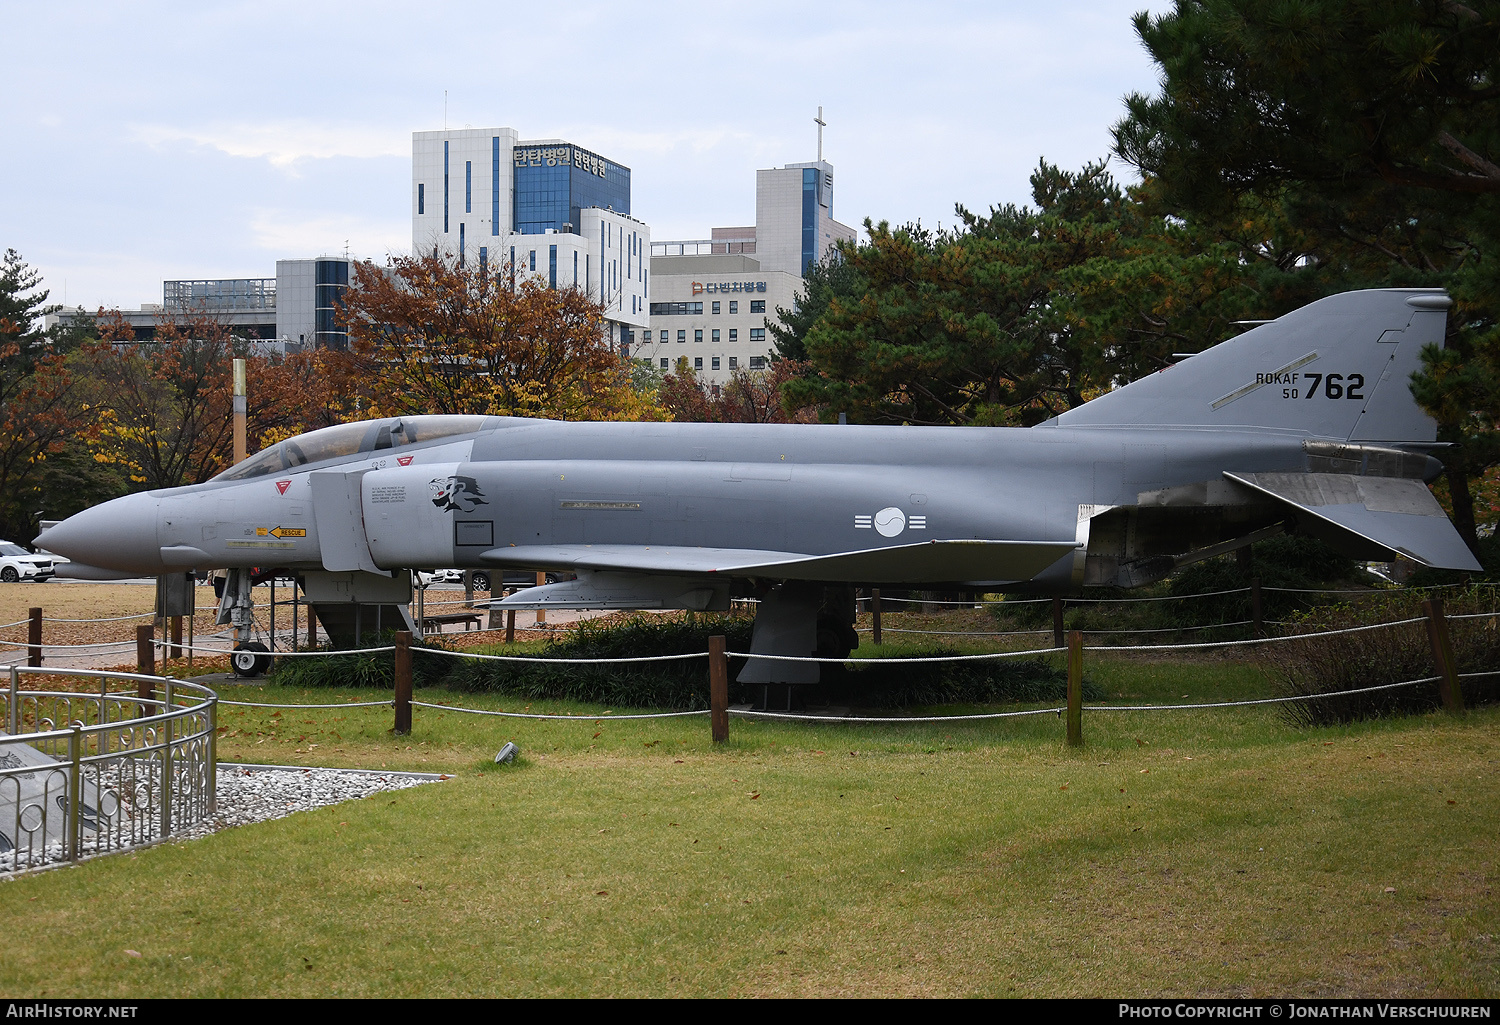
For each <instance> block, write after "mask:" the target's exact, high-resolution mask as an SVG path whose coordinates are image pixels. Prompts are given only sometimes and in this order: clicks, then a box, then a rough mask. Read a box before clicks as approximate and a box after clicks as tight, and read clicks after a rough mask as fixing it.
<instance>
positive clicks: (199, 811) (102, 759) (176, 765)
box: [0, 666, 218, 871]
mask: <svg viewBox="0 0 1500 1025" xmlns="http://www.w3.org/2000/svg"><path fill="white" fill-rule="evenodd" d="M8 670H9V675H10V686H9V687H8V688H7V689H6V690H5V692H4V694H3V702H4V723H5V733H4V735H0V871H18V870H27V869H34V868H42V867H46V866H48V865H54V864H59V863H62V862H68V861H77V860H80V859H82V858H88V857H93V856H95V855H99V854H106V853H109V852H112V851H119V850H126V849H129V848H132V847H140V846H143V845H145V844H150V843H155V842H157V841H159V840H162V839H164V838H166V837H168V836H171V835H172V834H173V833H174V832H177V831H180V830H182V829H184V828H186V827H189V826H193V825H196V824H197V823H199V822H200V821H202V820H203V819H204V818H206V817H208V816H209V815H211V814H212V813H213V812H214V811H215V802H214V793H215V787H216V785H217V780H216V778H215V775H216V769H215V755H216V750H215V748H216V743H215V736H216V734H215V732H214V731H215V727H216V725H217V719H218V709H217V705H218V697H217V695H215V694H214V692H213V691H212V690H210V689H208V688H207V687H204V686H201V685H199V684H195V683H188V682H186V681H183V680H173V679H170V678H168V677H162V676H146V675H142V674H137V673H117V672H106V671H102V670H91V669H54V668H33V667H29V666H10V667H8ZM26 676H36V677H53V678H59V677H60V678H66V679H69V680H80V681H87V682H89V684H90V688H91V689H89V690H23V689H22V688H21V682H22V678H23V677H26ZM95 684H97V686H94V685H95ZM124 685H128V687H129V689H128V690H127V689H124Z"/></svg>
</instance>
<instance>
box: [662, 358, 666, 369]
mask: <svg viewBox="0 0 1500 1025" xmlns="http://www.w3.org/2000/svg"><path fill="white" fill-rule="evenodd" d="M661 368H662V369H663V370H665V369H667V357H665V356H663V357H662V358H661Z"/></svg>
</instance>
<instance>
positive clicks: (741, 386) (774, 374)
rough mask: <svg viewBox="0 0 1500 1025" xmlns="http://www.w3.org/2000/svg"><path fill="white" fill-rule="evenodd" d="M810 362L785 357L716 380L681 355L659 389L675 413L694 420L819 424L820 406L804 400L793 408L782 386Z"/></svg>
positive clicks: (733, 371) (668, 408)
mask: <svg viewBox="0 0 1500 1025" xmlns="http://www.w3.org/2000/svg"><path fill="white" fill-rule="evenodd" d="M808 369H809V368H808V365H807V364H806V363H802V362H799V361H798V360H793V359H779V360H776V361H775V362H774V363H772V364H771V365H770V367H769V368H767V369H765V370H745V369H744V368H737V369H735V370H731V371H730V372H729V380H728V382H726V383H725V384H723V385H720V386H714V385H710V384H708V383H706V382H705V381H703V380H702V379H701V378H700V377H699V376H698V374H697V373H696V372H695V371H694V370H693V369H692V368H691V367H689V366H688V363H687V360H686V359H679V360H678V361H677V367H676V369H675V370H674V371H673V372H672V373H670V374H666V375H664V376H663V378H662V383H661V389H660V391H659V392H658V393H657V394H658V396H659V397H660V399H661V403H662V405H664V406H666V407H667V410H668V411H669V412H670V413H671V414H672V419H674V420H678V421H687V422H693V423H740V424H815V423H817V422H818V410H817V407H815V406H802V407H800V408H793V409H790V410H788V409H787V408H785V405H784V403H783V402H782V394H781V389H782V386H783V385H785V384H786V383H787V382H788V381H790V380H792V379H794V378H797V377H800V376H802V375H803V374H805V373H807V371H808Z"/></svg>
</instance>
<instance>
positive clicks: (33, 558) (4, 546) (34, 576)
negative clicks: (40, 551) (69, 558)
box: [0, 541, 54, 584]
mask: <svg viewBox="0 0 1500 1025" xmlns="http://www.w3.org/2000/svg"><path fill="white" fill-rule="evenodd" d="M53 568H54V567H53V565H52V556H50V555H32V554H31V553H30V552H28V551H27V550H26V549H24V548H22V547H21V546H20V545H17V544H11V543H10V542H9V541H0V581H4V582H5V583H7V584H14V583H16V582H17V581H20V580H34V581H36V582H37V583H41V582H42V581H43V580H46V579H48V578H50V577H51V576H52V573H53Z"/></svg>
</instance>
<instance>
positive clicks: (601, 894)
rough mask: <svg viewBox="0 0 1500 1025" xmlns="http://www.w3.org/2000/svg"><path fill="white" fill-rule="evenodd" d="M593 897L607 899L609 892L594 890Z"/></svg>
mask: <svg viewBox="0 0 1500 1025" xmlns="http://www.w3.org/2000/svg"><path fill="white" fill-rule="evenodd" d="M594 896H595V897H608V896H609V891H608V890H595V891H594Z"/></svg>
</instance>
